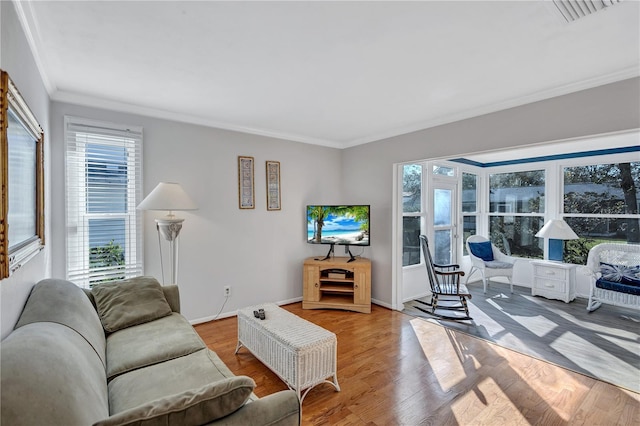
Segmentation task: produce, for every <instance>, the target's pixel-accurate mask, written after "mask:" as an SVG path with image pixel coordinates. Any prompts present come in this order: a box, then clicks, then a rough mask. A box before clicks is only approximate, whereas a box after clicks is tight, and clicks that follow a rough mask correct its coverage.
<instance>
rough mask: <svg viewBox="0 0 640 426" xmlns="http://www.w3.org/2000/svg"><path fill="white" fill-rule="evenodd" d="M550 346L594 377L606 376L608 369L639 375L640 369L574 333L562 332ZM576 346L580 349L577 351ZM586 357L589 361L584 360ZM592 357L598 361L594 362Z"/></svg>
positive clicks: (632, 375)
mask: <svg viewBox="0 0 640 426" xmlns="http://www.w3.org/2000/svg"><path fill="white" fill-rule="evenodd" d="M550 346H551V347H552V348H553V349H555V350H556V351H558V352H560V353H561V354H562V355H564V356H565V357H567V359H569V360H571V361H572V362H573V363H575V364H576V365H577V366H579V367H581V368H584V369H585V370H587V371H589V372H590V373H591V374H593V376H594V377H607V374H606V373H607V372H609V371H619V372H621V373H622V374H624V375H629V376H631V377H640V370H638V369H637V368H635V367H634V366H633V365H630V364H628V363H626V362H624V361H622V360H621V359H619V358H617V357H616V356H615V355H612V354H610V353H609V352H607V351H605V350H604V349H601V348H600V347H598V346H597V345H594V344H592V343H591V342H588V341H587V340H585V339H583V338H582V337H580V336H578V335H576V334H574V333H571V332H566V333H564V334H562V335H561V336H559V337H558V338H557V339H555V340H554V341H553V342H552V343H551V345H550ZM576 348H582V349H581V350H579V351H577V350H576ZM587 358H588V359H589V362H587V361H585V360H586V359H587ZM594 359H595V360H598V361H599V362H594Z"/></svg>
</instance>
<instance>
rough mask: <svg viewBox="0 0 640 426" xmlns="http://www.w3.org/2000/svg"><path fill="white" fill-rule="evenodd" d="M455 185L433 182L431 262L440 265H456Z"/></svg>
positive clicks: (456, 218)
mask: <svg viewBox="0 0 640 426" xmlns="http://www.w3.org/2000/svg"><path fill="white" fill-rule="evenodd" d="M456 194H457V184H456V183H454V182H442V181H439V180H435V179H434V182H433V189H432V191H431V206H432V208H431V211H432V212H433V214H432V220H433V222H432V224H431V225H432V226H433V251H434V253H433V261H434V262H435V263H437V264H440V265H448V264H451V263H457V253H458V250H457V247H458V244H457V243H458V241H457V240H458V232H457V223H458V215H457V211H458V209H457V205H458V204H457V199H456Z"/></svg>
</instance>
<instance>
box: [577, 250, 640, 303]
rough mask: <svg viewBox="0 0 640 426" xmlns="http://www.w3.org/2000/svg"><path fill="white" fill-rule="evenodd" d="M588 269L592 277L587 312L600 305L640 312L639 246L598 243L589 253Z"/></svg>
mask: <svg viewBox="0 0 640 426" xmlns="http://www.w3.org/2000/svg"><path fill="white" fill-rule="evenodd" d="M587 267H588V268H589V270H590V272H591V274H592V275H593V280H592V283H591V292H590V294H589V303H588V304H587V311H589V312H591V311H595V310H596V309H598V308H599V307H600V306H601V305H602V304H603V303H607V304H610V305H615V306H623V307H625V308H633V309H640V286H639V285H638V282H640V245H639V244H614V243H602V244H597V245H595V246H593V247H592V248H591V250H589V256H588V257H587Z"/></svg>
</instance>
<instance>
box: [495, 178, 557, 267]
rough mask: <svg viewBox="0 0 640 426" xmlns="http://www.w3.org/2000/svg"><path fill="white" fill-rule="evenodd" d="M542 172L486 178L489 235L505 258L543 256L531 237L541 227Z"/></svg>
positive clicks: (543, 193) (541, 248)
mask: <svg viewBox="0 0 640 426" xmlns="http://www.w3.org/2000/svg"><path fill="white" fill-rule="evenodd" d="M544 199H545V171H544V170H529V171H523V172H509V173H495V174H491V175H490V176H489V234H490V239H491V241H492V242H493V243H494V244H495V245H496V246H497V247H498V248H500V249H501V250H502V251H503V252H504V253H507V254H509V255H514V256H519V257H528V258H537V259H541V258H542V257H543V253H544V252H543V245H542V244H543V242H542V240H541V239H540V238H538V237H536V236H535V234H536V233H537V232H538V231H539V230H540V228H541V227H542V225H543V224H544V212H545V203H544Z"/></svg>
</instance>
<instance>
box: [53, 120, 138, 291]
mask: <svg viewBox="0 0 640 426" xmlns="http://www.w3.org/2000/svg"><path fill="white" fill-rule="evenodd" d="M65 139H66V143H67V147H66V161H67V176H66V197H67V212H66V213H67V278H68V279H69V280H71V281H74V282H75V283H76V284H78V285H80V286H82V287H91V286H93V285H94V284H97V283H101V282H106V281H112V280H119V279H124V278H129V277H133V276H137V275H141V274H142V226H141V224H142V222H141V218H142V215H141V213H140V212H139V211H137V210H136V206H137V205H138V204H139V203H140V201H141V200H142V198H141V195H142V170H141V169H142V128H130V127H125V126H118V125H113V124H110V123H100V122H95V121H91V120H84V119H80V118H74V117H65Z"/></svg>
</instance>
